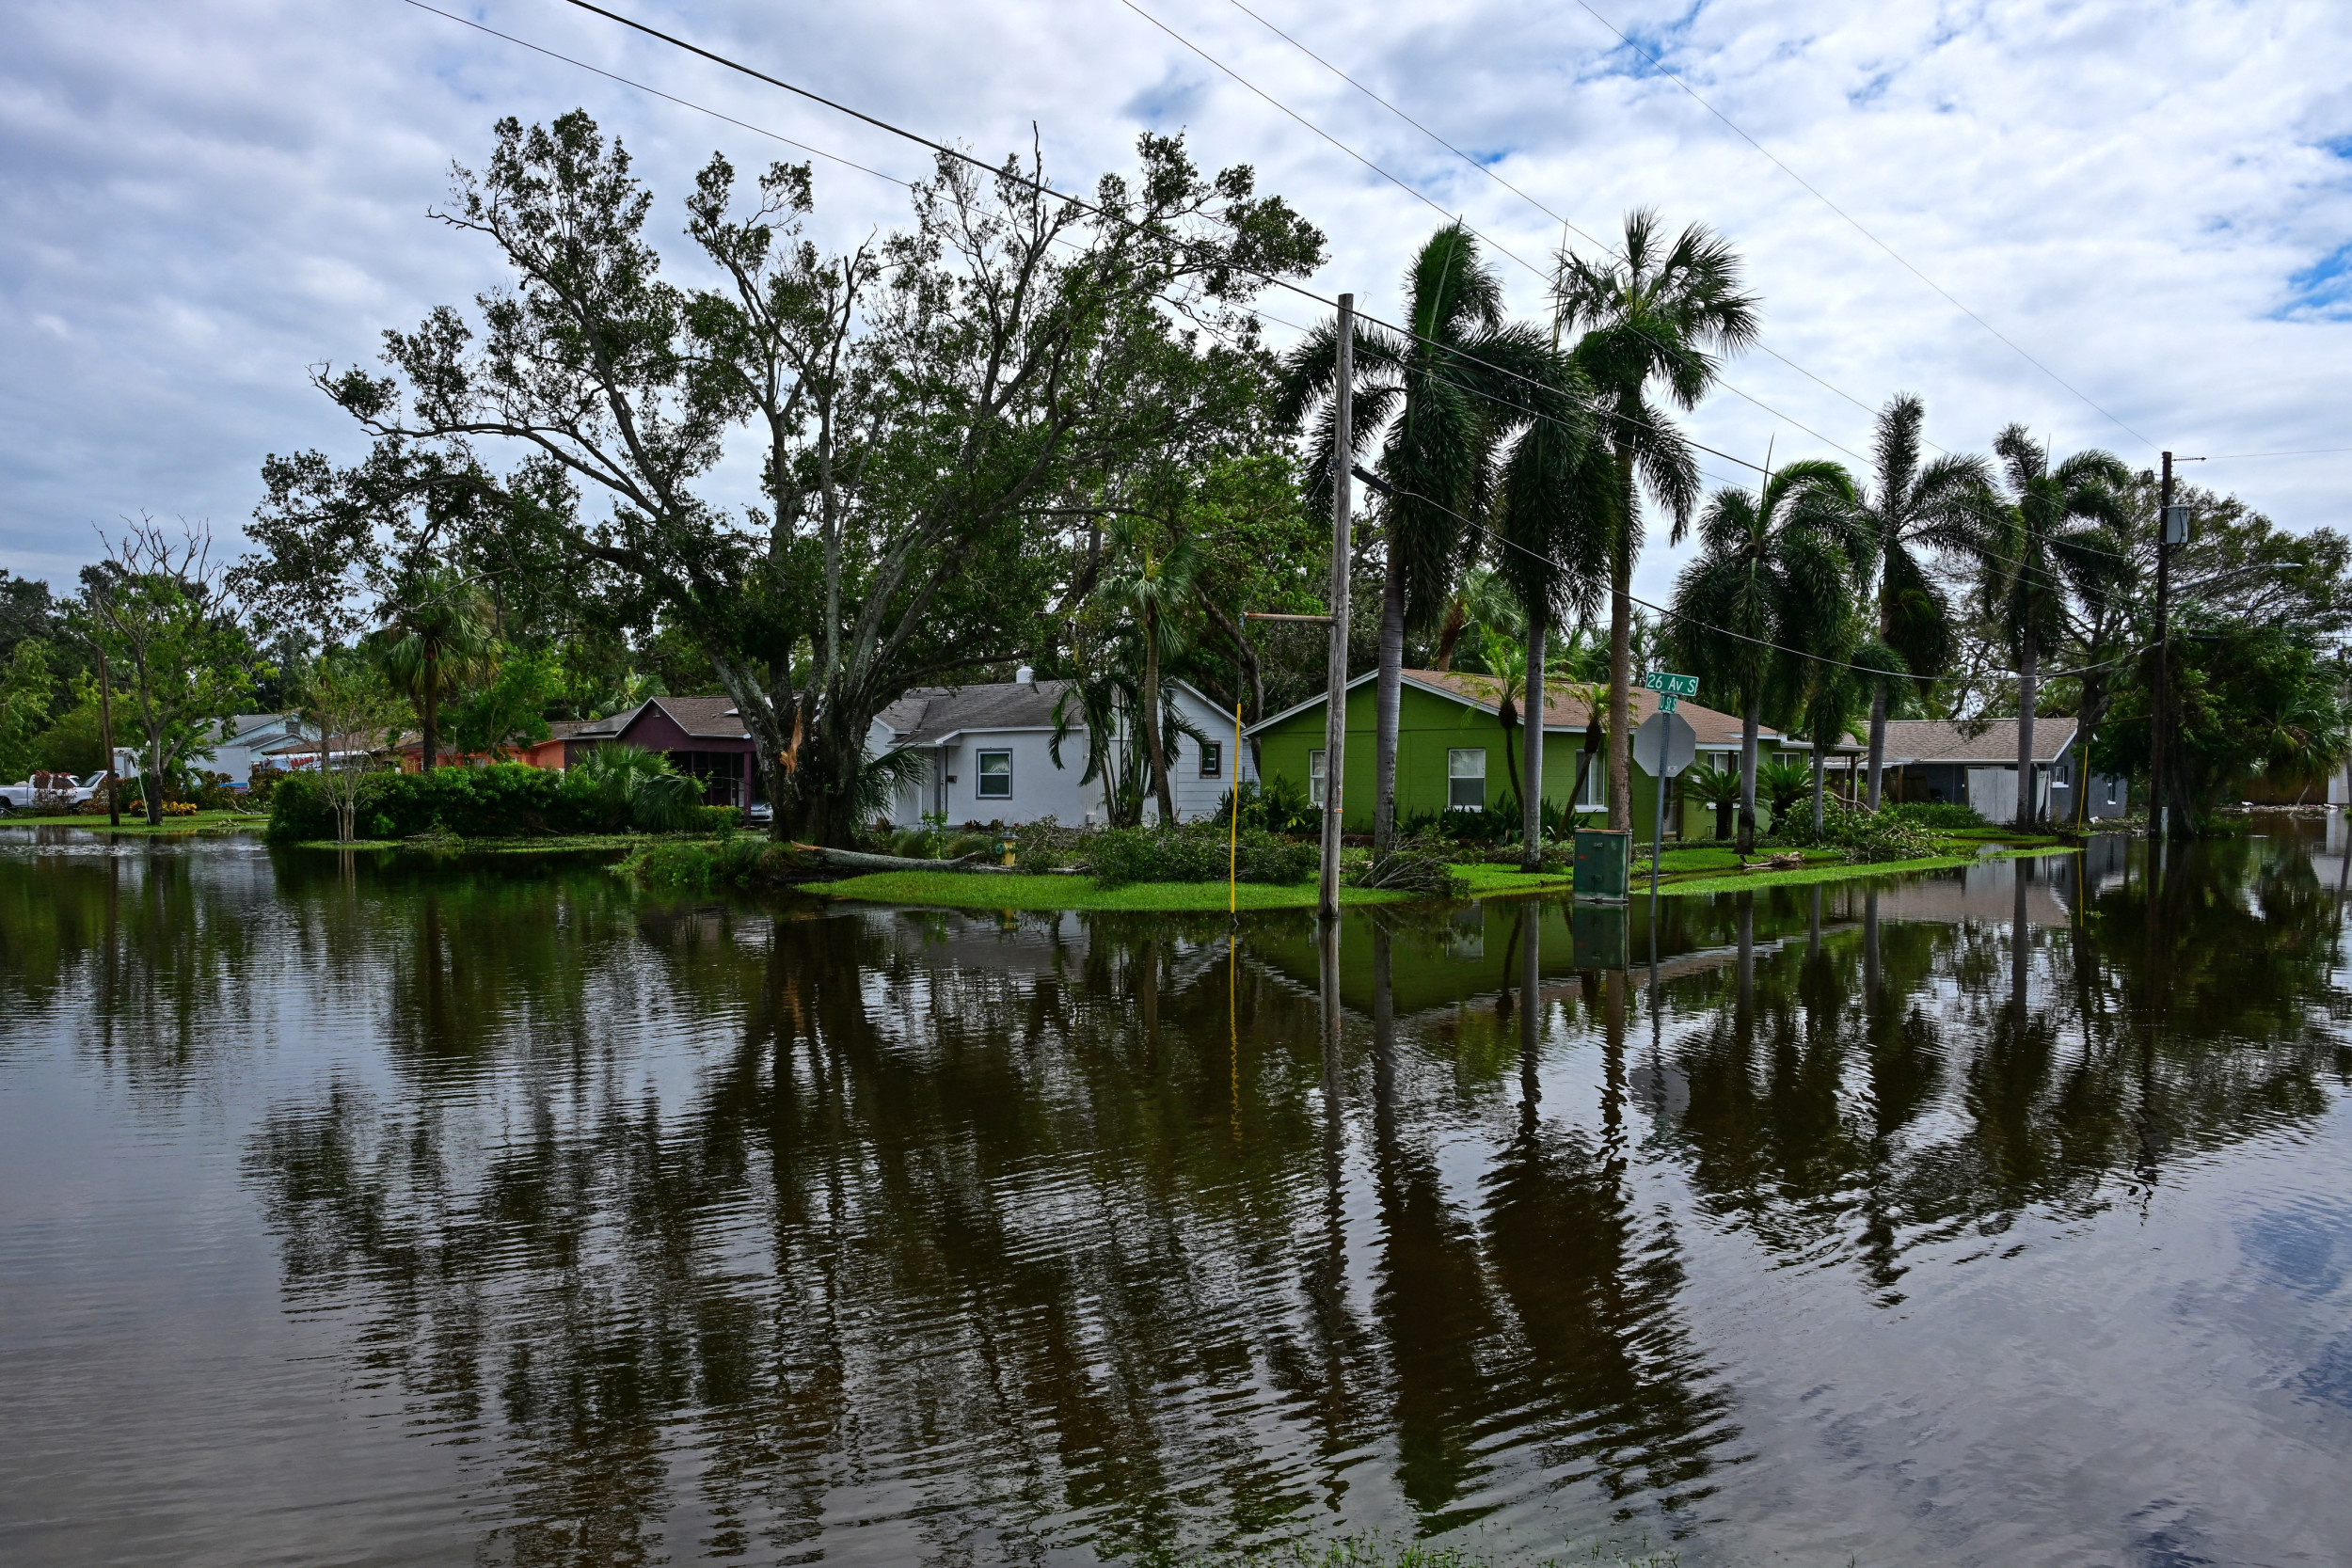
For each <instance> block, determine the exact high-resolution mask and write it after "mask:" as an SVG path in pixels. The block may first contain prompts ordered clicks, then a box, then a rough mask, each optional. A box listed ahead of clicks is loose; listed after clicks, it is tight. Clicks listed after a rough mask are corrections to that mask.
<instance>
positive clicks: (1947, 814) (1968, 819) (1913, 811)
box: [1879, 800, 1985, 829]
mask: <svg viewBox="0 0 2352 1568" xmlns="http://www.w3.org/2000/svg"><path fill="white" fill-rule="evenodd" d="M1879 815H1880V816H1885V817H1891V818H1893V819H1894V820H1895V821H1898V822H1911V823H1915V824H1916V825H1918V826H1919V827H1922V828H1940V829H1949V828H1981V827H1983V826H1984V825H1985V823H1984V818H1983V817H1982V816H1979V815H1978V814H1977V808H1976V807H1974V806H1971V805H1967V804H1965V803H1963V802H1962V801H1959V800H1903V801H1899V802H1897V803H1895V804H1892V805H1886V806H1882V807H1880V808H1879Z"/></svg>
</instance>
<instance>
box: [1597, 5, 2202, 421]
mask: <svg viewBox="0 0 2352 1568" xmlns="http://www.w3.org/2000/svg"><path fill="white" fill-rule="evenodd" d="M1576 4H1577V6H1578V8H1580V9H1581V10H1582V11H1583V12H1584V13H1585V14H1586V15H1588V16H1590V17H1591V18H1592V19H1593V20H1594V21H1596V22H1597V23H1599V24H1601V25H1602V26H1604V27H1606V28H1608V29H1609V30H1610V31H1611V32H1613V33H1614V34H1616V36H1617V38H1618V40H1620V41H1621V42H1623V43H1624V44H1625V46H1626V47H1627V48H1628V49H1630V50H1632V51H1633V52H1634V53H1635V54H1637V55H1641V56H1642V58H1644V59H1645V60H1647V61H1648V62H1649V63H1650V65H1651V67H1652V68H1653V69H1654V70H1656V71H1657V72H1658V73H1659V74H1660V75H1661V76H1663V77H1664V78H1666V80H1668V81H1669V82H1672V83H1673V84H1674V85H1675V86H1676V87H1680V88H1681V89H1682V90H1683V91H1684V92H1686V93H1689V94H1690V95H1691V98H1692V102H1694V103H1697V104H1698V105H1699V107H1701V108H1703V109H1705V110H1706V111H1707V112H1708V114H1710V115H1713V116H1714V117H1715V118H1716V119H1720V120H1722V121H1723V122H1724V124H1725V125H1726V126H1729V127H1730V129H1731V132H1732V134H1733V135H1737V136H1738V137H1739V138H1740V140H1741V141H1743V142H1746V143H1747V144H1748V145H1749V146H1750V147H1753V148H1755V149H1756V150H1757V151H1758V152H1761V153H1763V154H1764V156H1765V157H1767V158H1770V159H1772V166H1773V167H1775V168H1777V169H1779V170H1780V171H1781V173H1783V174H1786V175H1787V176H1788V178H1789V179H1791V180H1794V181H1795V182H1797V183H1798V184H1800V185H1803V186H1804V188H1805V189H1806V190H1807V191H1809V192H1811V193H1812V195H1813V198H1814V199H1815V200H1817V201H1819V202H1820V204H1821V205H1822V206H1824V207H1827V208H1828V209H1829V210H1830V211H1831V212H1833V213H1836V214H1837V215H1838V216H1839V217H1841V218H1844V219H1845V220H1846V221H1847V222H1848V223H1849V224H1851V225H1852V226H1853V229H1854V230H1855V231H1856V232H1857V233H1859V234H1861V235H1862V237H1863V238H1865V239H1867V240H1868V241H1869V242H1870V243H1871V244H1872V245H1876V246H1878V247H1879V248H1880V249H1881V250H1883V251H1884V252H1886V254H1887V255H1889V256H1892V257H1894V258H1895V260H1896V261H1897V262H1899V264H1900V265H1901V266H1902V268H1903V270H1904V271H1906V272H1908V273H1910V274H1911V276H1912V277H1915V278H1917V279H1918V280H1919V281H1920V282H1922V283H1925V284H1926V285H1927V286H1928V287H1929V288H1931V289H1933V290H1934V291H1935V292H1936V293H1939V294H1942V295H1943V296H1944V298H1945V299H1946V300H1947V301H1948V302H1949V303H1950V304H1951V306H1952V308H1953V309H1956V310H1958V311H1960V313H1961V314H1963V315H1964V316H1966V317H1967V318H1968V319H1969V320H1970V321H1972V322H1975V323H1976V324H1977V325H1979V326H1981V327H1983V328H1984V329H1985V330H1986V331H1987V332H1990V333H1992V334H1993V336H1994V337H1995V338H1998V339H2000V340H2001V341H2002V342H2004V343H2008V344H2009V346H2010V349H2012V350H2013V351H2015V353H2016V354H2017V356H2018V357H2020V358H2022V359H2023V360H2025V361H2026V363H2027V364H2028V365H2031V366H2032V367H2033V368H2034V369H2035V370H2038V371H2040V372H2042V374H2043V375H2046V376H2048V377H2049V378H2050V379H2051V380H2053V381H2055V382H2057V383H2058V385H2059V386H2061V387H2063V388H2066V389H2067V390H2068V391H2070V392H2072V393H2074V395H2075V396H2076V397H2078V398H2080V399H2082V401H2083V402H2084V403H2086V404H2090V407H2092V408H2094V409H2097V410H2098V412H2099V413H2100V415H2101V416H2103V417H2104V418H2106V420H2108V421H2109V422H2110V423H2112V424H2114V425H2115V427H2116V428H2117V429H2119V430H2121V431H2122V432H2123V433H2124V434H2125V435H2127V436H2131V438H2132V439H2133V440H2135V441H2137V442H2139V443H2140V444H2141V445H2142V446H2148V447H2153V446H2154V445H2155V444H2156V443H2154V442H2153V441H2151V440H2149V439H2148V437H2147V436H2142V435H2141V434H2140V433H2139V432H2138V431H2137V430H2134V429H2133V428H2132V427H2131V426H2130V425H2127V424H2125V423H2124V422H2123V421H2122V420H2120V419H2118V418H2117V417H2116V416H2115V415H2113V414H2110V413H2108V412H2107V410H2106V409H2105V408H2103V407H2101V406H2100V405H2099V404H2097V403H2094V402H2092V401H2091V399H2090V394H2089V393H2087V392H2085V391H2083V390H2082V388H2078V387H2076V386H2075V385H2074V383H2073V382H2071V381H2068V380H2067V379H2066V378H2065V377H2064V376H2062V375H2060V374H2058V372H2056V371H2054V370H2052V369H2051V368H2050V367H2049V366H2047V365H2045V364H2043V363H2042V361H2041V360H2039V359H2036V358H2035V357H2034V356H2032V355H2030V354H2027V353H2026V351H2025V350H2024V349H2022V348H2019V347H2018V346H2017V344H2016V343H2015V342H2014V341H2011V340H2010V338H2009V336H2008V335H2007V334H2005V333H2003V332H2002V331H2001V329H2000V328H1998V327H1996V326H1994V325H1993V324H1992V323H1991V322H1989V321H1986V320H1985V319H1984V318H1983V317H1982V316H1979V315H1978V314H1977V313H1976V312H1975V311H1974V310H1971V309H1968V307H1967V306H1965V305H1963V304H1962V303H1961V302H1960V301H1959V300H1958V299H1957V298H1954V297H1953V295H1952V293H1951V292H1950V291H1949V290H1947V289H1946V288H1945V287H1944V285H1943V284H1941V283H1938V282H1937V281H1936V280H1935V279H1934V278H1932V277H1929V276H1928V275H1927V274H1926V273H1924V272H1921V271H1920V270H1919V269H1918V268H1917V267H1915V266H1913V265H1912V264H1911V263H1910V262H1909V261H1905V260H1904V259H1903V256H1902V254H1901V252H1899V251H1898V250H1897V249H1896V248H1895V247H1894V246H1893V245H1888V244H1887V243H1886V242H1885V241H1884V240H1882V239H1880V238H1879V237H1878V236H1877V235H1876V234H1873V233H1872V232H1870V230H1867V229H1866V228H1864V227H1863V225H1862V223H1861V221H1860V220H1859V219H1857V218H1856V217H1855V216H1854V215H1853V214H1851V213H1849V212H1847V211H1846V210H1845V209H1844V208H1843V207H1840V206H1839V205H1837V203H1836V202H1835V201H1832V200H1831V199H1830V198H1828V197H1826V196H1823V195H1822V194H1821V192H1820V190H1819V189H1818V188H1816V187H1815V186H1814V184H1813V182H1811V181H1809V180H1807V179H1805V177H1804V175H1802V174H1799V173H1798V172H1797V171H1796V170H1795V169H1793V168H1790V167H1789V166H1788V165H1787V164H1785V163H1782V162H1781V161H1780V159H1779V157H1778V156H1776V155H1775V154H1774V153H1773V151H1772V149H1771V148H1769V147H1766V146H1765V145H1764V144H1763V143H1762V142H1760V141H1757V140H1756V138H1755V137H1754V136H1751V135H1748V134H1747V133H1746V132H1745V131H1742V130H1741V129H1740V127H1739V125H1738V124H1737V123H1736V122H1735V121H1734V120H1733V119H1731V117H1730V116H1729V115H1726V114H1724V112H1723V111H1722V110H1721V109H1718V108H1717V107H1715V105H1714V104H1712V103H1708V101H1707V100H1706V99H1705V98H1702V97H1700V96H1699V92H1698V89H1697V88H1695V87H1692V86H1691V84H1690V83H1688V82H1686V81H1684V80H1683V79H1682V78H1681V77H1679V76H1677V75H1676V74H1675V73H1674V72H1673V71H1669V70H1667V69H1666V65H1665V62H1664V61H1662V60H1661V59H1660V58H1659V57H1658V56H1657V55H1653V54H1651V53H1650V52H1649V51H1648V50H1646V49H1645V48H1643V47H1642V46H1641V45H1640V44H1638V43H1636V42H1634V41H1633V40H1632V37H1631V36H1630V35H1629V34H1628V33H1627V32H1626V31H1625V29H1624V28H1622V27H1619V26H1618V25H1617V24H1615V23H1613V22H1612V21H1610V20H1609V19H1608V18H1607V17H1605V16H1603V15H1601V14H1600V12H1598V11H1597V10H1595V9H1593V8H1592V6H1591V5H1590V4H1588V3H1587V0H1576Z"/></svg>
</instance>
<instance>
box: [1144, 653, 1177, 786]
mask: <svg viewBox="0 0 2352 1568" xmlns="http://www.w3.org/2000/svg"><path fill="white" fill-rule="evenodd" d="M1159 633H1160V623H1159V617H1158V616H1157V615H1154V614H1152V613H1149V612H1146V614H1145V615H1144V617H1143V749H1144V754H1145V755H1146V756H1147V757H1148V758H1149V759H1150V760H1151V765H1152V794H1153V795H1154V796H1155V797H1156V798H1157V799H1158V800H1159V803H1160V825H1161V826H1162V827H1164V828H1165V827H1174V826H1175V825H1176V800H1175V796H1174V795H1173V794H1172V793H1171V792H1170V791H1169V789H1168V752H1167V750H1166V748H1164V747H1163V746H1162V745H1161V744H1160V636H1159Z"/></svg>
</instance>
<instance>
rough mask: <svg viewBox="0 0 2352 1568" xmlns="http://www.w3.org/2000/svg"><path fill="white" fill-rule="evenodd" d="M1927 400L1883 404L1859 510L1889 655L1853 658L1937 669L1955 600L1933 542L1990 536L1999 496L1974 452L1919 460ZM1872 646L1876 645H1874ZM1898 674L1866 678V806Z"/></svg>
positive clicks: (1955, 543) (1881, 757)
mask: <svg viewBox="0 0 2352 1568" xmlns="http://www.w3.org/2000/svg"><path fill="white" fill-rule="evenodd" d="M1926 420H1927V405H1926V404H1923V403H1921V402H1920V401H1919V400H1918V399H1917V398H1915V397H1914V396H1912V395H1911V394H1910V393H1909V392H1904V393H1901V394H1899V395H1898V396H1897V397H1896V398H1895V400H1894V401H1893V402H1891V403H1889V404H1887V405H1886V406H1885V407H1884V408H1882V409H1880V410H1879V416H1878V430H1877V435H1876V438H1875V439H1874V440H1873V441H1872V443H1871V456H1872V458H1873V459H1874V460H1875V462H1876V472H1875V473H1874V475H1873V476H1872V480H1871V483H1870V487H1869V488H1868V489H1867V491H1865V492H1864V493H1863V497H1862V504H1861V507H1860V512H1859V515H1860V517H1861V521H1862V524H1863V526H1864V527H1865V528H1867V529H1868V530H1869V531H1870V535H1871V540H1870V542H1871V545H1872V546H1873V551H1874V553H1873V556H1872V559H1871V561H1870V563H1869V564H1870V572H1869V576H1870V578H1872V580H1871V581H1870V582H1868V583H1867V594H1868V596H1869V598H1870V599H1871V601H1872V609H1874V610H1875V611H1876V620H1877V626H1878V641H1879V642H1880V643H1881V644H1883V647H1884V649H1885V650H1888V651H1891V652H1892V653H1893V655H1894V658H1892V659H1883V658H1873V659H1856V660H1855V662H1856V663H1859V664H1866V665H1868V666H1869V667H1870V668H1872V669H1894V670H1900V671H1903V672H1907V673H1910V674H1912V675H1913V676H1915V677H1916V678H1917V679H1919V680H1922V681H1926V680H1931V679H1933V678H1934V676H1935V674H1936V673H1938V672H1939V671H1941V670H1942V669H1943V668H1944V665H1945V662H1946V660H1947V659H1948V658H1949V657H1950V656H1951V647H1952V620H1951V606H1950V604H1949V603H1948V602H1947V600H1946V598H1945V596H1944V591H1943V590H1942V589H1941V588H1939V587H1937V586H1936V584H1935V580H1934V578H1931V577H1930V576H1929V575H1928V571H1927V567H1926V564H1925V562H1923V561H1922V560H1921V554H1922V552H1923V551H1927V550H1954V551H1961V552H1967V551H1970V550H1972V549H1974V548H1975V547H1976V546H1978V545H1979V544H1980V543H1981V542H1982V541H1983V540H1984V539H1985V538H1986V537H1987V536H1988V534H1987V531H1988V527H1989V525H1990V524H1991V523H1992V521H1993V519H1994V509H1995V507H1996V505H1997V501H1996V499H1995V498H1994V494H1993V470H1992V468H1991V467H1990V465H1988V464H1987V463H1986V462H1985V460H1984V459H1983V458H1981V457H1976V456H1945V457H1939V458H1936V459H1935V460H1934V461H1932V462H1930V463H1924V464H1923V463H1921V462H1920V460H1919V427H1920V426H1921V425H1922V424H1923V423H1924V422H1925V421H1926ZM1874 651H1875V650H1874ZM1893 684H1894V683H1893V682H1892V681H1890V680H1887V679H1885V678H1883V677H1881V678H1877V679H1872V680H1870V681H1869V689H1870V782H1869V804H1870V809H1871V810H1873V811H1875V810H1877V809H1878V803H1879V787H1880V776H1881V773H1882V771H1883V768H1884V767H1885V761H1886V701H1887V692H1888V689H1889V688H1890V687H1891V686H1892V685H1893Z"/></svg>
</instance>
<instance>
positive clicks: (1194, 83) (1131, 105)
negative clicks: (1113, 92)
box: [1120, 71, 1208, 131]
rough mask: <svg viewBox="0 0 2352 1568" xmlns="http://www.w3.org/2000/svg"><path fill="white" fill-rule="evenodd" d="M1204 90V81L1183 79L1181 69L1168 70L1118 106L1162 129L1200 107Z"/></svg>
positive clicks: (1179, 122) (1189, 117)
mask: <svg viewBox="0 0 2352 1568" xmlns="http://www.w3.org/2000/svg"><path fill="white" fill-rule="evenodd" d="M1207 92H1208V86H1207V84H1206V83H1204V82H1201V81H1200V80H1198V79H1187V78H1186V77H1185V76H1184V74H1183V73H1181V72H1179V71H1169V72H1168V74H1167V75H1165V76H1163V77H1161V78H1160V79H1159V80H1158V81H1157V82H1156V83H1154V84H1152V86H1151V87H1146V88H1144V89H1143V90H1142V91H1141V92H1139V93H1137V94H1136V95H1135V96H1134V97H1133V98H1130V99H1129V100H1127V102H1126V103H1122V104H1120V110H1121V111H1122V112H1124V113H1126V114H1130V115H1133V116H1135V118H1136V119H1139V120H1141V121H1143V122H1144V123H1145V124H1146V125H1149V126H1151V127H1152V129H1153V130H1155V131H1164V130H1167V129H1168V128H1169V127H1171V126H1175V125H1181V124H1183V123H1184V121H1186V120H1188V119H1191V118H1192V116H1193V115H1194V113H1195V112H1197V111H1198V110H1199V109H1200V101H1201V99H1202V98H1203V97H1205V96H1206V95H1207Z"/></svg>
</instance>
